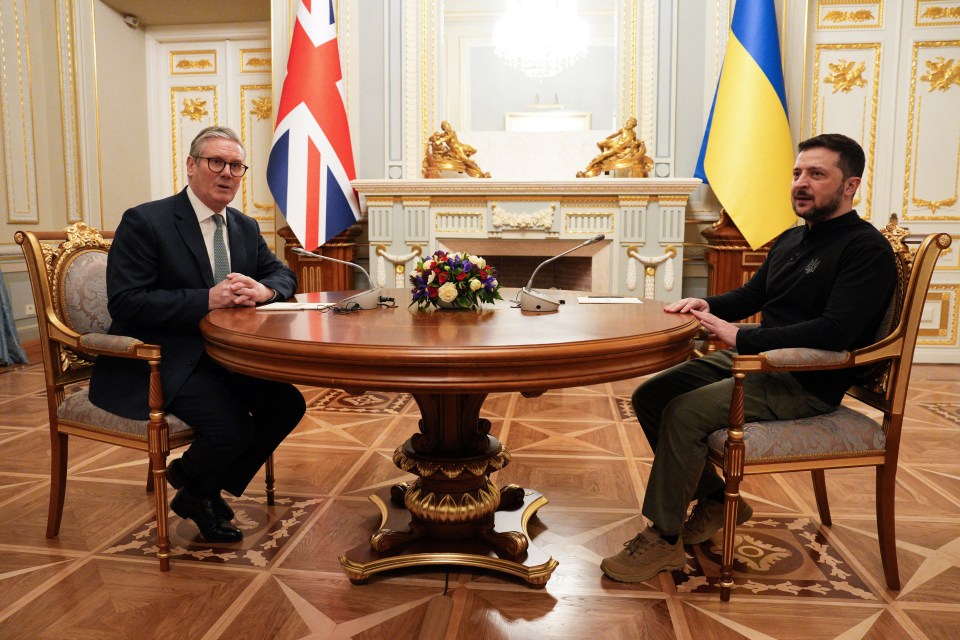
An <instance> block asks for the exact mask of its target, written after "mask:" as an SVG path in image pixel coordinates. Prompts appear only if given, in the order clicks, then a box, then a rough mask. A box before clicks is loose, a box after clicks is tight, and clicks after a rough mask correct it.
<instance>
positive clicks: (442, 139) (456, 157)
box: [423, 120, 490, 178]
mask: <svg viewBox="0 0 960 640" xmlns="http://www.w3.org/2000/svg"><path fill="white" fill-rule="evenodd" d="M476 152H477V150H476V149H474V148H473V147H471V146H470V145H468V144H466V143H463V142H460V140H459V139H458V138H457V132H456V131H454V130H453V127H451V126H450V123H449V122H447V121H446V120H444V121H443V122H441V123H440V131H435V132H433V133H432V134H430V137H429V138H428V139H427V144H426V149H425V150H424V154H423V177H424V178H439V177H440V172H441V171H456V172H458V173H466V174H467V175H468V176H473V177H474V178H489V177H490V172H486V173H484V171H483V169H481V168H480V166H479V165H478V164H477V163H476V162H474V161H473V160H471V158H470V157H471V156H472V155H473V154H475V153H476Z"/></svg>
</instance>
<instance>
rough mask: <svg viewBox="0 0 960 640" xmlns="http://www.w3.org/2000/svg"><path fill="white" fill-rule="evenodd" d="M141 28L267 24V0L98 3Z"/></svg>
mask: <svg viewBox="0 0 960 640" xmlns="http://www.w3.org/2000/svg"><path fill="white" fill-rule="evenodd" d="M101 1H102V2H103V4H105V5H107V6H108V7H110V8H111V9H113V10H114V11H116V12H117V13H119V14H120V15H122V16H126V15H134V16H136V17H137V18H139V19H140V24H141V26H143V27H156V26H159V25H184V24H216V23H224V22H260V21H269V20H270V0H163V1H162V2H157V1H156V0H101Z"/></svg>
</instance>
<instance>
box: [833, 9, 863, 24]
mask: <svg viewBox="0 0 960 640" xmlns="http://www.w3.org/2000/svg"><path fill="white" fill-rule="evenodd" d="M870 20H876V17H875V16H874V15H873V11H870V10H869V9H861V10H859V11H828V12H827V13H826V14H825V15H824V16H823V21H824V22H868V21H870Z"/></svg>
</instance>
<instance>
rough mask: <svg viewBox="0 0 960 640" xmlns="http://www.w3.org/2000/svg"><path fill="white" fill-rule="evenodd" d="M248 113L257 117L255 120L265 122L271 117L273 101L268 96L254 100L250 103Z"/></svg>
mask: <svg viewBox="0 0 960 640" xmlns="http://www.w3.org/2000/svg"><path fill="white" fill-rule="evenodd" d="M250 106H251V107H253V108H252V109H250V113H252V114H253V115H254V116H256V117H257V120H267V119H268V118H270V116H271V115H273V100H272V99H271V98H270V96H264V97H262V98H254V99H253V100H251V101H250Z"/></svg>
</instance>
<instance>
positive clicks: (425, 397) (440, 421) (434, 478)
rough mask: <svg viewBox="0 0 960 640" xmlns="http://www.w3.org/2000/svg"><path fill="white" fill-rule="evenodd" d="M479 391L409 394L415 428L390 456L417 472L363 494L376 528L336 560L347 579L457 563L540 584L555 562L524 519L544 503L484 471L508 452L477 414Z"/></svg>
mask: <svg viewBox="0 0 960 640" xmlns="http://www.w3.org/2000/svg"><path fill="white" fill-rule="evenodd" d="M485 397H486V394H427V393H424V394H414V398H415V399H416V401H417V404H418V405H419V407H420V413H421V416H423V417H422V419H421V420H420V433H418V434H416V435H414V436H413V437H412V438H410V439H409V440H407V441H406V442H404V443H403V444H402V445H401V446H400V447H398V448H397V450H396V451H395V452H394V454H393V461H394V464H396V465H397V467H399V468H400V469H402V470H403V471H407V472H410V473H412V474H414V475H415V476H417V480H416V481H415V482H413V483H412V484H408V483H406V482H404V483H400V484H398V485H395V486H393V487H391V488H390V489H384V490H381V491H379V492H377V493H375V494H374V495H372V496H371V497H370V500H371V501H373V503H374V504H376V505H377V507H378V508H379V509H380V515H381V525H380V529H379V530H378V531H377V532H375V533H374V534H373V535H372V536H371V537H370V544H369V545H360V546H358V547H356V548H354V549H351V550H350V551H348V552H347V553H346V554H344V555H343V556H341V557H340V564H341V566H342V567H343V569H344V571H345V572H346V574H347V577H349V578H350V580H351V581H352V582H355V583H359V582H364V581H366V580H367V578H369V577H370V576H371V575H372V574H374V573H378V572H380V571H386V570H388V569H398V568H401V567H409V566H418V565H424V564H456V565H465V566H473V567H480V568H484V569H491V570H494V571H502V572H504V573H509V574H512V575H515V576H519V577H521V578H523V579H524V580H526V581H527V582H529V583H530V584H532V585H536V586H543V585H545V584H546V582H547V580H549V579H550V575H551V574H552V573H553V570H554V569H555V568H556V567H557V561H556V560H554V559H553V558H551V557H550V556H549V555H547V554H546V553H544V552H543V551H542V550H540V549H539V548H537V547H536V545H534V544H533V543H532V542H531V540H530V536H529V534H528V533H527V523H528V522H529V521H530V518H532V517H533V516H534V514H535V513H536V512H537V510H538V509H539V508H540V507H542V506H543V505H545V504H547V499H546V498H544V497H543V496H542V495H540V493H538V492H536V491H532V490H524V489H523V488H521V487H519V486H517V485H508V486H506V487H503V488H502V489H501V488H500V487H498V486H497V485H496V483H494V482H493V481H492V480H491V479H490V474H491V473H493V472H494V471H498V470H500V469H502V468H503V467H505V466H506V465H507V464H509V462H510V454H509V453H508V452H507V450H506V448H504V446H503V445H502V444H501V443H500V442H499V441H498V440H497V439H496V438H494V437H492V436H490V435H489V431H490V421H489V420H486V419H484V418H480V416H479V414H480V406H481V405H482V404H483V400H484V398H485Z"/></svg>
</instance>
